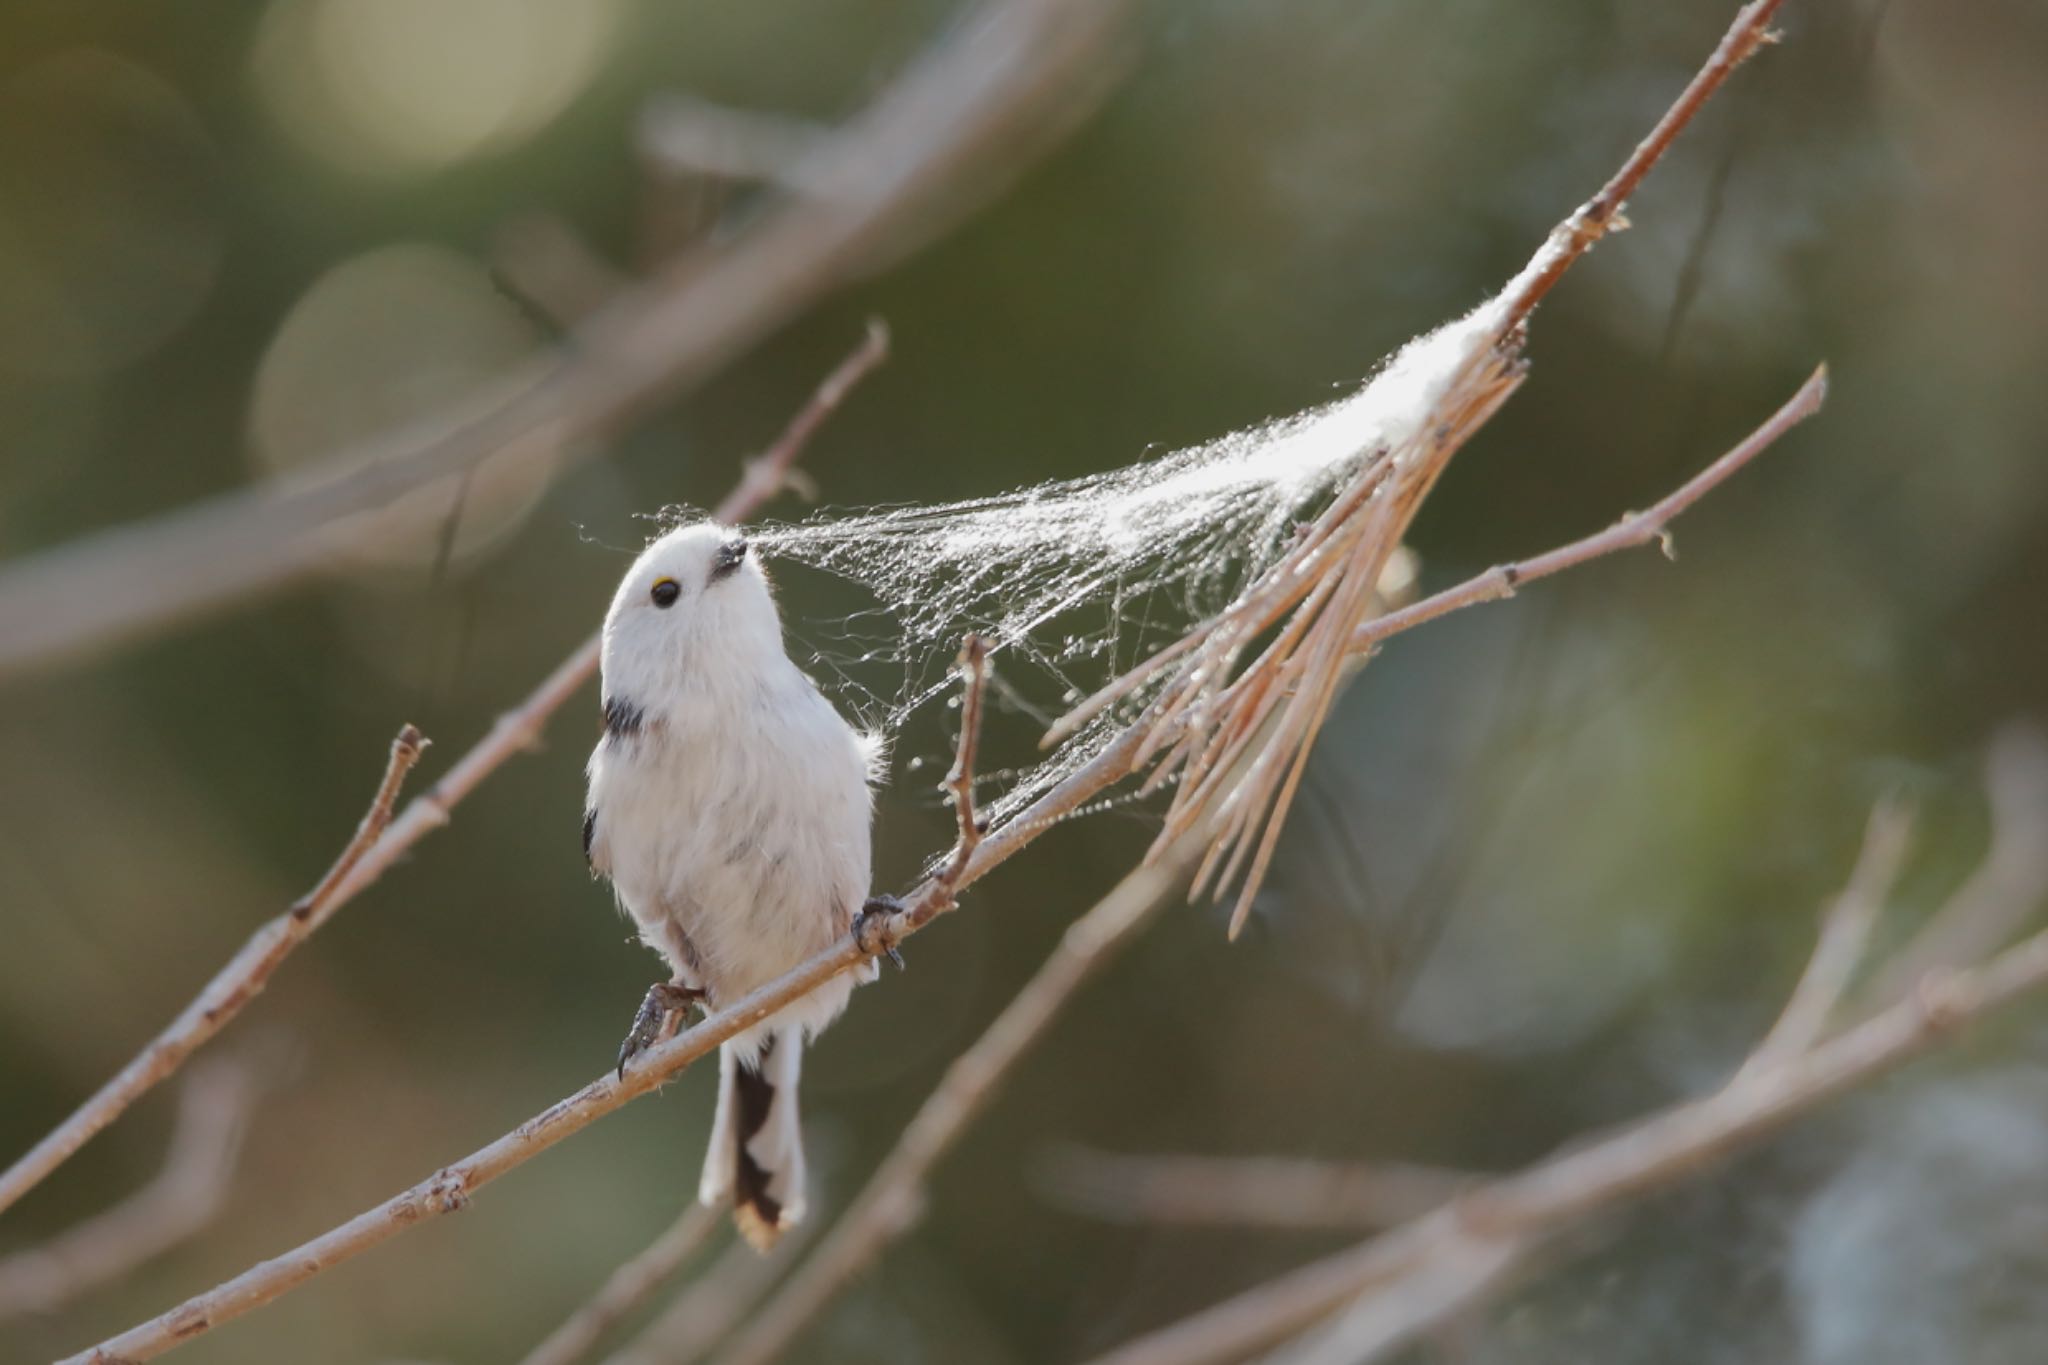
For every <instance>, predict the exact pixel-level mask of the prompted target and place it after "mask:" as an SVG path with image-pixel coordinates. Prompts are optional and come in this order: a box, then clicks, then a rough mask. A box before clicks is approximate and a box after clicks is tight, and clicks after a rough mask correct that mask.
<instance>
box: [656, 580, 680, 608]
mask: <svg viewBox="0 0 2048 1365" xmlns="http://www.w3.org/2000/svg"><path fill="white" fill-rule="evenodd" d="M682 595H683V585H682V584H680V583H678V582H676V581H675V580H674V579H673V578H663V579H658V580H656V582H655V584H654V591H653V592H652V593H651V594H650V596H652V597H653V598H654V605H655V606H657V607H662V608H668V607H672V606H674V605H675V604H676V599H677V598H678V597H681V596H682Z"/></svg>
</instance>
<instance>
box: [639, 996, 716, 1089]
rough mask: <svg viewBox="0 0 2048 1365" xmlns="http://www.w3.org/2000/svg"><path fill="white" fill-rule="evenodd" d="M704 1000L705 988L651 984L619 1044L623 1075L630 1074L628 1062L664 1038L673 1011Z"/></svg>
mask: <svg viewBox="0 0 2048 1365" xmlns="http://www.w3.org/2000/svg"><path fill="white" fill-rule="evenodd" d="M703 1000H704V992H702V991H700V990H695V989H692V988H691V987H689V986H684V985H680V984H678V983H676V982H674V981H657V982H656V983H654V984H653V985H652V986H649V987H648V988H647V996H646V998H645V999H643V1000H642V1001H641V1002H640V1009H639V1011H638V1012H637V1013H635V1014H634V1016H633V1026H632V1027H631V1028H629V1029H627V1030H626V1039H625V1041H624V1042H622V1043H620V1044H619V1079H620V1080H624V1079H625V1078H626V1063H627V1062H630V1061H632V1060H633V1059H634V1058H635V1057H637V1056H639V1055H640V1054H641V1053H642V1052H644V1051H646V1050H647V1048H649V1047H651V1046H652V1045H653V1044H654V1043H656V1042H658V1041H659V1040H660V1038H661V1034H662V1030H663V1029H665V1028H666V1027H668V1021H669V1017H670V1016H671V1015H679V1014H681V1013H683V1012H684V1011H686V1010H688V1009H689V1008H690V1007H691V1006H692V1005H697V1004H701V1003H703Z"/></svg>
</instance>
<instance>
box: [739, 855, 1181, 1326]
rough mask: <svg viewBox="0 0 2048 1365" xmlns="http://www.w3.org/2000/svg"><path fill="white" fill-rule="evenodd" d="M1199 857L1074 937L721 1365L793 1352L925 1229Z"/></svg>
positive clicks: (1160, 867) (907, 1131)
mask: <svg viewBox="0 0 2048 1365" xmlns="http://www.w3.org/2000/svg"><path fill="white" fill-rule="evenodd" d="M1197 852H1199V848H1198V843H1197V841H1195V840H1186V841H1183V843H1182V844H1181V845H1179V848H1178V852H1177V853H1175V854H1172V855H1169V857H1168V858H1167V859H1166V860H1165V861H1164V862H1161V863H1155V864H1152V865H1150V866H1146V867H1141V868H1139V869H1138V870H1136V871H1135V872H1132V873H1131V874H1130V875H1129V876H1127V877H1125V878H1124V879H1123V881H1121V882H1119V883H1118V884H1117V885H1116V887H1115V888H1114V889H1112V890H1111V891H1110V893H1109V894H1108V895H1106V896H1104V897H1103V898H1102V899H1101V900H1100V901H1098V902H1096V903H1095V905H1094V906H1093V907H1092V908H1091V909H1090V910H1088V912H1087V913H1086V914H1084V915H1082V916H1081V917H1080V918H1079V919H1077V920H1075V921H1074V922H1073V923H1072V924H1071V925H1069V926H1068V927H1067V931H1066V933H1064V934H1062V935H1061V936H1060V942H1059V946H1058V947H1057V948H1055V949H1054V950H1053V953H1052V956H1050V957H1048V958H1047V959H1046V960H1045V963H1044V965H1042V966H1041V967H1039V969H1038V970H1037V971H1036V972H1035V973H1033V974H1032V977H1031V979H1030V980H1029V981H1027V982H1026V983H1025V984H1024V988H1023V989H1022V990H1020V991H1018V992H1017V995H1016V997H1015V998H1014V999H1012V1000H1011V1001H1010V1003H1009V1004H1008V1005H1007V1006H1005V1007H1004V1009H1003V1012H1002V1013H1001V1014H999V1015H997V1016H996V1019H995V1022H993V1023H992V1024H990V1025H989V1026H988V1028H987V1030H986V1031H985V1032H983V1033H982V1035H981V1036H980V1037H979V1038H977V1039H975V1041H974V1043H973V1044H972V1045H971V1046H970V1047H968V1049H967V1050H966V1051H965V1052H962V1053H961V1054H960V1055H959V1056H958V1057H957V1058H955V1059H954V1061H953V1064H952V1065H951V1066H949V1067H948V1068H946V1074H945V1077H944V1078H943V1079H942V1080H941V1081H940V1082H939V1084H938V1086H937V1088H935V1089H934V1090H933V1091H932V1093H931V1094H930V1095H929V1096H928V1097H926V1099H925V1102H924V1103H923V1104H922V1105H920V1106H919V1107H918V1111H917V1113H916V1115H915V1116H914V1117H912V1119H911V1120H910V1123H909V1124H908V1125H907V1126H906V1127H905V1128H904V1130H903V1133H902V1136H901V1137H899V1138H898V1139H897V1140H896V1144H895V1145H894V1146H893V1147H891V1148H890V1150H889V1155H888V1156H887V1157H886V1158H885V1159H884V1160H883V1162H882V1164H881V1165H880V1166H879V1167H877V1168H876V1170H875V1174H874V1176H873V1177H872V1178H870V1179H869V1181H868V1183H867V1187H866V1188H865V1189H863V1190H862V1191H861V1192H860V1194H859V1195H857V1196H856V1197H855V1198H854V1201H853V1203H852V1204H851V1205H849V1206H848V1207H847V1210H846V1213H845V1214H844V1215H843V1216H842V1217H841V1218H840V1219H839V1221H838V1222H836V1223H834V1224H833V1225H832V1228H831V1231H830V1232H829V1233H827V1234H826V1237H825V1240H824V1241H823V1242H822V1243H820V1244H819V1246H818V1249H817V1251H816V1252H815V1253H814V1254H813V1255H812V1256H811V1257H810V1258H809V1259H807V1260H806V1261H805V1262H804V1263H803V1265H802V1266H801V1267H799V1268H798V1270H797V1272H796V1274H795V1275H793V1276H791V1277H790V1279H789V1281H788V1282H787V1283H786V1284H784V1285H783V1286H782V1288H781V1289H780V1290H778V1291H777V1292H776V1294H775V1296H774V1297H773V1298H772V1299H770V1300H769V1301H768V1302H767V1303H766V1304H765V1305H763V1307H762V1308H761V1310H760V1311H759V1312H757V1313H755V1314H754V1315H753V1316H752V1318H751V1319H750V1321H749V1323H748V1326H747V1329H746V1331H745V1332H744V1333H743V1334H742V1335H741V1336H740V1337H739V1339H738V1340H737V1341H735V1342H734V1343H733V1344H732V1346H731V1347H730V1348H729V1349H728V1350H727V1351H726V1352H725V1353H724V1355H723V1356H721V1357H720V1360H719V1365H765V1362H767V1361H770V1360H773V1359H775V1358H776V1357H777V1356H779V1355H780V1354H782V1352H783V1351H784V1350H786V1349H787V1348H788V1346H789V1344H790V1343H791V1342H793V1341H795V1340H796V1338H797V1337H798V1336H799V1335H800V1334H801V1333H802V1332H803V1330H804V1328H805V1327H806V1326H808V1325H809V1324H810V1323H811V1322H813V1321H814V1320H815V1319H816V1318H817V1316H818V1314H819V1313H820V1312H822V1311H823V1310H824V1308H825V1305H827V1304H828V1303H830V1302H831V1301H832V1300H833V1299H834V1298H835V1297H836V1296H837V1295H838V1294H839V1292H840V1291H841V1290H843V1289H844V1288H845V1287H846V1286H847V1285H848V1284H849V1283H850V1282H851V1281H852V1280H853V1279H854V1278H855V1277H856V1276H857V1275H859V1274H860V1272H861V1271H862V1270H864V1269H865V1268H867V1267H868V1266H869V1265H870V1264H872V1263H873V1262H874V1260H875V1258H876V1257H877V1256H879V1255H881V1253H882V1251H883V1249H884V1248H885V1247H887V1246H888V1245H889V1243H891V1242H893V1241H895V1240H896V1239H897V1238H898V1237H900V1236H902V1235H903V1233H905V1232H907V1231H908V1230H909V1229H910V1227H911V1226H912V1225H913V1224H914V1223H915V1222H916V1221H917V1215H918V1212H919V1209H920V1207H921V1203H922V1199H923V1192H924V1186H925V1182H926V1180H927V1179H929V1177H930V1175H931V1172H932V1168H933V1167H935V1166H936V1165H938V1163H939V1162H940V1161H941V1160H943V1159H944V1158H945V1156H946V1154H947V1153H948V1152H950V1151H952V1150H953V1147H954V1146H955V1144H957V1143H958V1142H959V1140H960V1137H961V1135H962V1134H964V1133H965V1132H966V1131H967V1129H968V1127H969V1126H970V1125H972V1124H973V1122H974V1120H975V1119H976V1118H977V1117H979V1116H980V1114H981V1113H982V1111H983V1110H985V1109H986V1108H987V1107H988V1105H989V1103H990V1101H992V1100H993V1099H994V1098H995V1095H996V1092H997V1090H998V1089H999V1087H1000V1085H1001V1083H1002V1081H1003V1080H1004V1079H1005V1078H1006V1077H1007V1076H1008V1075H1009V1073H1010V1072H1011V1070H1012V1069H1013V1068H1015V1066H1016V1064H1017V1062H1018V1060H1019V1059H1020V1058H1022V1057H1023V1055H1024V1054H1025V1053H1026V1052H1027V1051H1029V1050H1030V1048H1031V1047H1032V1046H1033V1045H1034V1044H1035V1043H1037V1041H1038V1040H1039V1039H1040V1038H1041V1037H1043V1036H1044V1035H1045V1031H1046V1029H1047V1028H1049V1027H1050V1026H1051V1024H1052V1022H1053V1021H1054V1020H1055V1019H1056V1018H1058V1017H1059V1012H1060V1010H1061V1009H1062V1008H1063V1007H1064V1006H1065V1005H1066V1003H1067V1001H1068V1000H1070V999H1071V998H1072V997H1073V995H1074V992H1075V991H1077V990H1079V989H1080V987H1081V985H1082V984H1083V983H1084V982H1086V981H1087V980H1088V979H1089V978H1090V977H1091V976H1093V975H1094V974H1095V973H1096V972H1097V971H1099V970H1100V969H1101V968H1102V967H1103V966H1104V964H1106V963H1107V962H1108V961H1109V960H1110V959H1111V958H1112V957H1114V956H1115V954H1116V953H1117V952H1118V951H1119V950H1120V949H1122V948H1123V947H1124V946H1125V945H1127V944H1129V943H1131V942H1132V941H1133V940H1135V939H1136V938H1137V936H1138V933H1139V931H1141V930H1142V929H1143V928H1144V927H1145V926H1146V925H1147V924H1149V923H1151V921H1152V918H1153V916H1154V915H1155V914H1156V913H1157V912H1158V910H1159V909H1160V908H1161V907H1162V906H1164V905H1166V904H1167V903H1168V902H1169V900H1170V899H1171V896H1172V893H1173V889H1174V887H1175V886H1176V885H1178V884H1179V883H1180V881H1181V880H1182V879H1183V878H1184V877H1185V875H1186V873H1187V869H1188V867H1189V866H1190V865H1191V864H1192V862H1193V859H1194V856H1195V855H1196V853H1197Z"/></svg>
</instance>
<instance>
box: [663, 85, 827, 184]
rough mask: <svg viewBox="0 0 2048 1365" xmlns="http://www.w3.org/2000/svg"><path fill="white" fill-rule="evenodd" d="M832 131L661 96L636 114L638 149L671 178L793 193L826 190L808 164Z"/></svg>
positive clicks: (773, 116) (786, 118)
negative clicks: (729, 182) (745, 184)
mask: <svg viewBox="0 0 2048 1365" xmlns="http://www.w3.org/2000/svg"><path fill="white" fill-rule="evenodd" d="M831 136H832V130H831V129H829V128H826V127H823V126H822V125H819V124H816V123H812V122H810V121H809V120H808V119H800V118H792V117H790V116H789V115H787V114H766V113H762V112H760V111H759V110H754V109H735V108H733V107H732V106H731V105H726V104H714V103H712V102H711V101H710V100H703V99H698V98H696V97H695V96H691V95H662V96H657V97H656V98H654V99H652V100H649V101H648V102H647V106H646V108H644V109H642V110H641V112H640V137H639V140H640V151H641V154H642V155H643V156H645V157H646V158H647V160H648V162H649V163H650V164H652V165H653V166H654V167H655V168H656V169H657V170H660V171H662V172H665V173H667V174H669V175H689V176H705V177H709V178H711V179H715V180H734V181H748V182H752V183H756V184H762V185H774V186H777V187H779V188H781V189H785V190H789V191H791V192H792V193H795V194H817V193H821V192H827V191H829V188H830V187H829V182H828V183H827V184H823V185H821V184H819V183H817V182H816V181H815V180H814V179H813V175H812V172H811V170H810V168H811V166H812V165H814V164H815V161H816V158H817V157H818V154H819V152H820V150H821V149H822V148H825V147H828V146H829V145H830V139H831Z"/></svg>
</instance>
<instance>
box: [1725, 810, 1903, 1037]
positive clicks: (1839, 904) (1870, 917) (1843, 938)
mask: <svg viewBox="0 0 2048 1365" xmlns="http://www.w3.org/2000/svg"><path fill="white" fill-rule="evenodd" d="M1912 832H1913V819H1912V816H1911V815H1910V814H1909V813H1908V812H1907V810H1906V809H1905V808H1904V807H1903V806H1900V805H1898V804H1897V803H1896V802H1892V801H1881V802H1879V803H1878V805H1877V809H1875V810H1873V811H1872V812H1871V813H1870V823H1869V826H1868V827H1867V828H1866V829H1865V830H1864V834H1863V851H1862V852H1861V853H1860V854H1858V855H1857V857H1856V866H1855V868H1854V869H1853V870H1852V871H1851V872H1850V873H1849V884H1848V885H1847V886H1845V887H1843V888H1842V893H1841V895H1839V896H1837V897H1836V898H1835V900H1834V902H1833V904H1831V905H1829V906H1828V908H1827V910H1826V911H1825V912H1824V913H1823V914H1822V916H1821V921H1820V937H1819V938H1818V939H1817V940H1815V942H1814V946H1813V956H1811V957H1809V958H1808V959H1807V960H1806V970H1805V972H1803V973H1802V974H1801V975H1800V977H1799V984H1798V985H1796V986H1794V987H1793V988H1792V998H1791V999H1790V1000H1788V1001H1787V1002H1786V1003H1785V1010H1784V1012H1783V1013H1782V1014H1780V1015H1779V1016H1778V1022H1777V1023H1776V1024H1774V1025H1772V1026H1771V1031H1770V1033H1768V1034H1767V1035H1765V1037H1764V1040H1763V1042H1761V1043H1759V1044H1757V1048H1756V1051H1755V1052H1752V1053H1751V1054H1750V1056H1749V1060H1748V1061H1747V1062H1745V1063H1744V1064H1743V1065H1745V1066H1751V1067H1759V1066H1770V1065H1773V1064H1775V1063H1777V1062H1781V1061H1783V1060H1784V1059H1785V1058H1787V1057H1793V1056H1797V1055H1798V1054H1799V1053H1802V1052H1804V1051H1806V1050H1807V1049H1808V1048H1810V1047H1812V1046H1813V1045H1814V1044H1815V1043H1817V1042H1819V1041H1820V1039H1821V1037H1822V1035H1824V1034H1825V1033H1826V1032H1827V1029H1828V1025H1829V1024H1830V1023H1832V1022H1833V1020H1834V1015H1835V1009H1836V1007H1837V1006H1839V1005H1840V1004H1841V1002H1842V996H1843V994H1844V992H1846V991H1847V990H1848V989H1849V980H1850V978H1851V977H1853V976H1854V975H1855V974H1856V969H1857V968H1858V967H1859V966H1861V965H1862V963H1863V959H1864V955H1865V953H1866V952H1868V950H1869V947H1870V933H1871V930H1872V929H1874V928H1875V927H1876V926H1877V917H1878V914H1879V913H1880V912H1881V911H1882V910H1883V909H1884V905H1885V902H1886V901H1887V900H1888V899H1890V897H1891V893H1892V887H1893V886H1894V885H1895V884H1896V883H1897V882H1898V879H1899V865H1900V864H1901V863H1902V862H1904V861H1905V857H1906V842H1907V839H1908V838H1909V837H1910V836H1911V834H1912Z"/></svg>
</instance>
